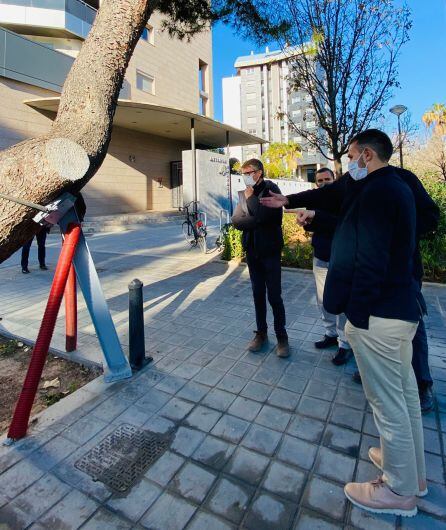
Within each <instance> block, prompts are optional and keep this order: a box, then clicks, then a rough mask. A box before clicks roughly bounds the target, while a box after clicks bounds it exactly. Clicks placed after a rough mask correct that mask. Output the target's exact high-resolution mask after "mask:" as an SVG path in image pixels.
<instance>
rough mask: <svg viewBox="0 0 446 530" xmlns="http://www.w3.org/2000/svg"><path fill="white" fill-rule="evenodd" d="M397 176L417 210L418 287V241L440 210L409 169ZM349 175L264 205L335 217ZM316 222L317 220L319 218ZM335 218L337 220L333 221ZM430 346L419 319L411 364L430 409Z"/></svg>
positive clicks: (308, 217) (419, 271)
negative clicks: (413, 200)
mask: <svg viewBox="0 0 446 530" xmlns="http://www.w3.org/2000/svg"><path fill="white" fill-rule="evenodd" d="M394 169H395V171H396V172H397V173H398V175H399V176H400V178H402V179H403V180H404V182H405V183H406V184H407V185H408V186H409V188H410V189H411V191H412V193H413V196H414V199H415V206H416V211H417V224H416V234H417V248H416V252H415V262H414V271H413V272H414V278H415V279H416V281H417V282H418V283H419V285H420V288H421V282H422V277H423V265H422V260H421V254H420V251H419V247H418V243H419V241H420V239H423V238H424V237H426V236H428V235H429V234H430V233H432V232H433V231H435V230H436V229H437V226H438V221H439V217H440V210H439V208H438V206H437V205H436V204H435V202H434V201H433V200H432V198H431V197H430V196H429V194H428V193H427V192H426V190H425V189H424V187H423V185H422V183H421V182H420V180H419V179H418V178H417V177H416V175H414V174H413V173H412V172H411V171H408V170H406V169H401V168H394ZM349 181H351V177H350V175H349V174H348V173H346V174H344V175H343V176H342V177H341V178H340V179H338V180H336V181H335V182H334V183H333V184H330V185H327V186H324V187H323V188H321V189H315V190H308V191H304V192H301V193H296V194H293V195H288V196H286V197H285V196H283V195H281V196H274V194H272V195H271V196H270V197H269V198H266V199H262V202H263V203H264V204H265V205H268V206H270V207H282V206H285V207H286V208H298V207H306V208H307V211H305V212H302V215H301V221H302V223H310V222H313V220H317V218H318V216H319V219H321V217H320V214H321V213H322V212H324V213H325V214H326V215H325V218H324V220H325V221H327V219H328V217H327V215H328V216H330V218H331V219H332V220H333V219H336V220H337V218H338V216H339V214H340V211H341V207H342V204H343V202H344V198H345V196H346V193H347V186H348V183H349ZM318 222H319V221H318ZM336 222H337V221H336ZM428 355H429V348H428V342H427V335H426V328H425V325H424V321H423V320H422V319H421V320H420V323H419V325H418V329H417V332H416V334H415V337H414V340H413V358H412V365H413V368H414V372H415V376H416V379H417V383H418V391H419V397H420V402H421V409H422V411H423V412H429V411H430V410H432V408H433V405H434V399H433V393H432V385H433V380H432V376H431V374H430V369H429V362H428ZM354 378H355V380H356V381H358V382H361V379H360V377H359V373H358V374H357V375H355V376H354Z"/></svg>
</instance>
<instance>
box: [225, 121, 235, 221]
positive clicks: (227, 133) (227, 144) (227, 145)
mask: <svg viewBox="0 0 446 530" xmlns="http://www.w3.org/2000/svg"><path fill="white" fill-rule="evenodd" d="M226 148H227V150H228V157H229V131H226ZM228 178H229V186H228V188H229V190H228V191H229V215H230V216H231V217H232V214H233V213H234V209H233V206H232V175H231V159H230V158H229V177H228Z"/></svg>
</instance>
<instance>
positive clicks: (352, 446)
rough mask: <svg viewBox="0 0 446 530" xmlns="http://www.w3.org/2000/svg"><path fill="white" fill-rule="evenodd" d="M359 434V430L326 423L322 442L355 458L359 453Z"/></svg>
mask: <svg viewBox="0 0 446 530" xmlns="http://www.w3.org/2000/svg"><path fill="white" fill-rule="evenodd" d="M360 442H361V435H360V433H359V432H356V431H352V430H350V429H344V428H343V427H337V426H336V425H328V427H327V429H326V430H325V434H324V440H323V443H324V445H326V446H327V447H331V448H332V449H336V450H337V451H342V452H344V453H346V454H348V455H349V456H352V457H354V458H356V457H357V456H358V454H359V445H360Z"/></svg>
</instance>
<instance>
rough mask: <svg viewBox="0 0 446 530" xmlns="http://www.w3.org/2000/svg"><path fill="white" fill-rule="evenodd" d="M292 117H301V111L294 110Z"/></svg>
mask: <svg viewBox="0 0 446 530" xmlns="http://www.w3.org/2000/svg"><path fill="white" fill-rule="evenodd" d="M291 116H293V117H296V116H300V110H293V112H292V113H291Z"/></svg>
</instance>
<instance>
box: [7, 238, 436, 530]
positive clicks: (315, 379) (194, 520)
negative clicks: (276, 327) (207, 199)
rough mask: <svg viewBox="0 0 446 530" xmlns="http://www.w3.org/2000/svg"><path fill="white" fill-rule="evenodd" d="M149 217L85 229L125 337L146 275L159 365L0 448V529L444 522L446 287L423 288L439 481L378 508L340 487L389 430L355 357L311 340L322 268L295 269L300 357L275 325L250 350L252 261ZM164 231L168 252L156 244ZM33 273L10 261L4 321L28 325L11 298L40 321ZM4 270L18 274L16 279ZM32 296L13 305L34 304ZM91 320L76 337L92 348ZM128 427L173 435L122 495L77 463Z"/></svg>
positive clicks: (287, 285)
mask: <svg viewBox="0 0 446 530" xmlns="http://www.w3.org/2000/svg"><path fill="white" fill-rule="evenodd" d="M151 230H154V229H153V227H151V228H150V229H146V228H144V229H143V230H138V231H135V232H129V233H126V234H113V236H111V235H110V236H109V235H105V236H103V239H101V237H100V236H98V237H97V238H96V237H94V238H91V239H89V242H90V244H91V247H92V248H93V253H94V256H95V259H96V261H97V264H98V267H99V268H103V269H104V270H103V272H101V273H100V275H101V279H102V281H103V286H104V291H105V293H106V297H107V299H108V301H109V304H110V307H111V309H112V311H113V317H114V319H115V322H116V324H117V325H118V329H120V335H121V339H122V340H124V341H125V342H126V333H127V330H126V325H127V324H126V315H127V309H126V308H127V293H126V285H127V283H128V282H129V281H130V280H131V279H133V278H134V277H139V278H140V279H141V280H142V281H144V284H145V289H144V307H145V323H146V341H147V349H148V351H149V352H150V353H151V354H152V355H153V356H154V363H153V364H152V365H151V366H150V367H148V368H147V369H146V370H145V371H144V373H141V374H139V375H138V376H137V377H135V378H133V379H132V380H128V381H123V382H119V383H115V384H113V385H105V383H103V381H102V378H99V379H98V380H96V381H93V382H91V383H90V384H88V385H87V386H86V387H84V388H83V389H81V390H79V391H77V392H76V393H75V394H73V395H71V396H69V397H67V398H65V399H64V400H63V401H61V402H59V403H57V404H56V405H54V406H53V407H51V408H50V409H48V410H47V411H45V412H44V413H43V414H42V415H41V416H40V417H39V420H38V422H37V423H36V424H35V426H34V428H33V430H32V431H31V435H30V436H29V437H28V438H26V439H25V440H23V441H21V442H19V443H17V444H15V445H14V446H13V447H1V446H0V528H1V529H2V530H3V529H9V528H10V529H14V530H15V529H22V528H33V529H36V530H41V529H57V530H60V529H68V528H70V529H71V528H73V529H74V528H83V529H89V530H90V529H101V530H103V529H107V530H109V529H115V528H116V529H128V528H135V529H139V530H142V529H143V528H146V529H159V530H176V529H178V530H180V529H182V528H187V529H192V530H209V529H212V530H223V529H235V528H243V529H249V530H263V529H274V530H282V529H284V530H285V529H296V528H297V529H311V530H315V529H321V530H330V529H338V528H349V529H353V528H362V529H367V530H368V529H380V530H381V529H396V528H417V529H429V530H430V529H441V528H446V486H445V467H444V465H445V453H444V449H445V445H446V331H445V322H446V288H444V287H440V286H426V287H425V295H426V298H427V302H428V305H429V318H428V320H427V322H426V323H427V328H428V335H429V340H430V347H431V350H430V351H431V367H432V371H433V375H434V377H435V385H436V392H437V408H436V410H435V411H434V412H432V413H430V414H428V415H427V416H425V417H424V420H423V421H424V425H425V439H426V459H427V469H428V479H429V489H430V494H429V495H428V496H427V497H426V498H425V499H422V500H420V501H419V507H420V513H419V515H418V516H417V517H416V518H415V519H404V518H403V519H402V518H397V517H390V516H372V515H368V514H366V513H365V512H362V511H360V510H358V509H356V508H352V506H351V505H350V504H349V503H348V502H347V501H346V500H345V497H344V494H343V489H342V488H343V484H344V483H345V482H346V481H349V480H351V479H359V480H367V479H371V478H374V477H375V476H376V475H377V470H376V469H375V468H374V467H373V465H372V464H371V463H370V462H369V461H368V460H367V450H368V447H369V446H370V445H375V444H378V438H377V437H376V436H377V432H376V429H375V426H374V423H373V418H372V415H371V413H370V410H369V409H368V407H367V404H366V401H365V398H364V394H363V392H362V389H361V387H359V386H358V385H356V384H355V383H353V382H352V381H351V372H352V371H353V369H354V367H353V365H352V364H351V363H350V364H349V365H347V366H345V367H340V368H337V367H335V366H333V365H332V364H331V362H330V356H331V352H329V351H322V352H321V351H317V350H315V349H314V347H313V342H314V340H315V339H318V338H320V336H321V334H322V333H323V329H322V327H321V325H320V321H319V319H318V311H317V308H316V301H315V292H314V286H313V279H312V276H311V275H310V274H307V273H305V272H299V271H284V274H283V287H284V298H285V300H286V309H287V318H288V329H289V334H290V342H291V346H292V355H291V357H290V358H289V359H286V360H283V359H278V358H277V357H276V355H275V349H274V347H275V341H274V340H273V338H271V343H270V345H269V347H268V348H265V350H264V351H263V352H261V353H260V354H251V353H249V352H247V351H246V349H245V346H246V343H247V341H248V340H249V339H250V338H251V336H252V330H253V329H254V315H253V310H252V304H251V293H250V283H249V278H248V275H247V270H246V268H245V267H243V266H240V267H236V266H232V265H227V264H223V263H217V262H209V263H203V261H202V258H200V257H199V256H200V255H199V252H197V253H196V254H194V255H191V254H190V253H189V254H188V255H187V256H186V258H185V257H184V256H183V255H175V253H176V252H177V251H178V252H180V251H179V250H178V248H179V247H178V246H177V245H178V244H179V241H177V242H176V243H175V241H173V240H172V239H169V237H168V236H169V234H170V235H171V236H172V238H173V237H174V231H173V230H171V228H166V232H165V233H164V236H162V235H160V233H159V232H158V233H157V234H156V233H154V232H151ZM161 230H162V229H160V231H161ZM169 230H171V232H169ZM120 237H122V239H119V238H120ZM156 237H160V238H161V240H164V242H167V244H168V245H167V246H170V247H171V254H168V250H166V251H165V250H164V249H161V248H160V249H159V250H157V249H156V245H155V246H154V247H153V249H150V250H147V249H146V248H145V246H146V241H151V240H153V239H155V238H156ZM54 244H55V245H56V242H55V243H54ZM111 248H113V252H110V249H111ZM180 254H181V252H180ZM189 258H191V259H189ZM50 263H54V260H53V258H51V259H50ZM30 277H31V279H32V278H34V279H35V280H34V282H32V283H31V282H30V281H29V283H28V284H25V283H24V281H25V280H23V279H22V276H21V274H20V273H17V271H16V268H15V269H14V270H13V268H11V267H10V266H8V263H6V264H4V266H2V267H1V268H0V285H1V287H0V296H1V300H2V303H1V305H0V307H1V308H2V309H1V311H2V313H3V314H2V315H0V316H3V318H4V320H3V321H2V324H3V325H5V324H4V322H5V320H6V321H7V323H8V325H9V323H10V322H15V323H18V322H19V316H15V315H12V316H11V314H10V313H9V308H8V305H5V304H6V301H7V300H8V302H9V303H15V301H16V300H20V298H25V299H26V300H28V306H27V307H28V308H31V307H33V311H30V312H29V313H28V315H27V318H29V319H30V320H29V321H27V324H26V327H29V326H30V325H31V324H32V322H33V321H34V320H38V317H39V314H38V313H39V311H41V304H42V303H43V302H42V300H40V299H39V297H40V298H43V297H44V296H45V292H46V291H45V289H46V290H47V289H48V281H49V280H48V276H44V273H40V272H38V273H32V274H31V275H28V276H26V277H25V278H26V281H28V279H29V278H30ZM7 278H16V279H17V280H18V282H19V283H18V284H15V289H12V287H11V284H8V283H7V282H5V279H7ZM29 286H31V288H30V287H29ZM33 286H35V287H33ZM30 298H31V300H30ZM11 300H14V302H10V301H11ZM21 303H22V306H21V307H20V308H18V307H17V308H16V307H14V311H13V312H12V313H14V312H15V311H22V316H23V314H24V313H25V314H26V303H25V302H24V301H23V300H22V302H21ZM7 308H8V309H7ZM34 315H35V319H34ZM31 317H32V318H31ZM85 317H86V315H85ZM23 318H25V317H24V316H23ZM84 323H85V325H84V327H83V329H82V342H81V348H80V349H81V350H82V352H85V348H90V351H96V350H94V348H96V346H95V343H94V342H95V338H94V334H93V333H92V330H91V329H90V328H89V324H88V319H87V318H85V321H84ZM32 325H35V324H32ZM60 329H62V328H60ZM97 358H98V357H97V356H96V357H95V359H97ZM122 424H130V425H134V426H136V427H139V428H142V429H147V430H151V431H154V432H160V433H167V432H172V433H173V437H174V439H173V442H172V444H171V445H170V447H169V449H168V450H167V452H166V453H165V454H164V455H163V456H162V457H161V458H160V459H159V460H158V461H157V462H156V463H155V464H154V465H152V467H150V468H149V469H148V470H147V471H146V473H145V474H144V476H143V477H142V478H141V479H140V480H139V481H138V482H137V483H136V485H135V486H133V488H132V489H131V490H130V491H128V492H127V493H126V494H116V493H113V492H112V491H111V490H109V489H108V488H107V487H105V486H104V485H103V484H102V483H101V482H94V481H93V480H92V479H91V478H90V477H89V476H88V475H87V474H85V473H83V472H81V471H79V470H78V469H77V468H75V467H74V464H75V463H76V462H77V461H78V460H79V459H80V458H81V457H82V456H83V455H84V454H86V453H87V452H88V451H89V450H90V449H91V448H92V447H94V446H95V445H97V444H98V443H99V442H101V441H102V440H103V439H104V438H105V437H106V436H107V435H108V434H109V433H111V432H113V431H114V430H115V429H116V428H117V427H118V426H120V425H122Z"/></svg>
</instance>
